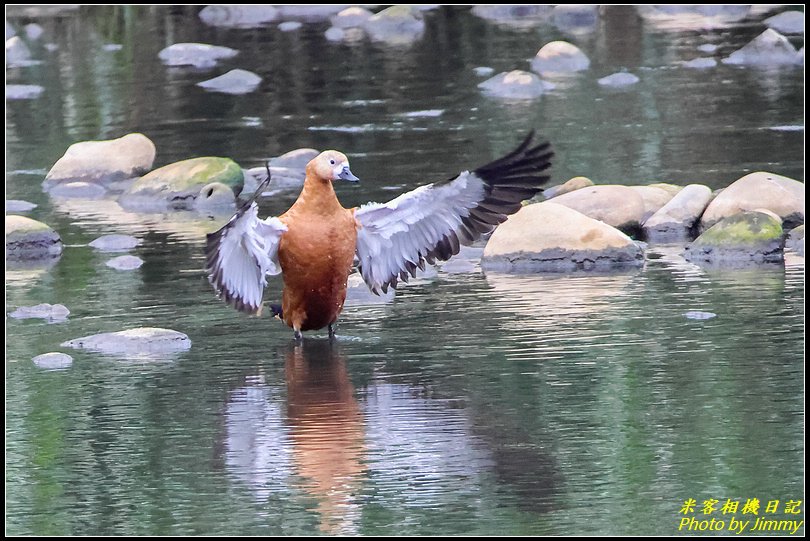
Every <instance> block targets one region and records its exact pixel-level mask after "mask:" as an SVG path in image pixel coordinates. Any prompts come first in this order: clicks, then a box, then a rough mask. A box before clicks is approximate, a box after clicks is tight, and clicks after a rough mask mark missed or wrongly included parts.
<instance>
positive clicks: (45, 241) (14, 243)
mask: <svg viewBox="0 0 810 541" xmlns="http://www.w3.org/2000/svg"><path fill="white" fill-rule="evenodd" d="M61 253H62V239H61V238H60V237H59V234H58V233H57V232H56V231H54V230H53V229H51V228H50V226H48V225H46V224H44V223H42V222H38V221H37V220H32V219H31V218H27V217H25V216H17V215H15V214H11V215H6V258H7V259H40V258H51V257H56V256H58V255H59V254H61Z"/></svg>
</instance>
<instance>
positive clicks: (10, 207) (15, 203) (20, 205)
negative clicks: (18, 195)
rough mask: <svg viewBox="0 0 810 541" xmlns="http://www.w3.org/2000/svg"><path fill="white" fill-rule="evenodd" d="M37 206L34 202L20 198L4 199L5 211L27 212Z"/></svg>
mask: <svg viewBox="0 0 810 541" xmlns="http://www.w3.org/2000/svg"><path fill="white" fill-rule="evenodd" d="M35 208H37V205H36V203H30V202H28V201H23V200H21V199H6V212H28V211H29V210H33V209H35Z"/></svg>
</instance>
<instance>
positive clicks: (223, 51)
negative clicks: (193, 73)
mask: <svg viewBox="0 0 810 541" xmlns="http://www.w3.org/2000/svg"><path fill="white" fill-rule="evenodd" d="M237 54H239V51H237V50H235V49H231V48H230V47H221V46H219V45H208V44H206V43H175V44H174V45H169V46H168V47H166V48H165V49H163V50H162V51H160V53H158V57H159V58H160V60H161V61H162V62H163V63H164V64H166V65H167V66H194V67H195V68H212V67H214V66H216V65H217V64H218V63H219V61H220V60H226V59H228V58H233V57H234V56H236V55H237Z"/></svg>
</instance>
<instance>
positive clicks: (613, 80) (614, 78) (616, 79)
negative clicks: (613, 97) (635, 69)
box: [596, 71, 639, 88]
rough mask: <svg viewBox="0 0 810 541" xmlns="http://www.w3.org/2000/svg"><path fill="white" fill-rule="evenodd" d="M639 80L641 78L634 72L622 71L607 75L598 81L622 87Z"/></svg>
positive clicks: (601, 83) (603, 84)
mask: <svg viewBox="0 0 810 541" xmlns="http://www.w3.org/2000/svg"><path fill="white" fill-rule="evenodd" d="M638 81H639V78H638V77H637V76H635V75H633V74H632V73H627V72H625V71H620V72H618V73H614V74H612V75H608V76H607V77H602V78H601V79H599V80H598V81H596V82H597V83H599V84H600V85H602V86H609V87H611V88H621V87H624V86H630V85H634V84H636V83H637V82H638Z"/></svg>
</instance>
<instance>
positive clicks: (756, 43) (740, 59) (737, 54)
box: [723, 28, 800, 68]
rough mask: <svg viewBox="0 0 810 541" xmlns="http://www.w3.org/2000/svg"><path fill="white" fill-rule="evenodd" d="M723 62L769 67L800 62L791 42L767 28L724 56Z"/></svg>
mask: <svg viewBox="0 0 810 541" xmlns="http://www.w3.org/2000/svg"><path fill="white" fill-rule="evenodd" d="M723 63H725V64H732V65H739V66H753V67H761V68H770V67H778V66H789V65H797V64H799V63H800V62H799V54H798V51H797V50H796V48H795V47H794V46H793V44H791V43H790V41H788V39H787V38H786V37H785V36H783V35H782V34H780V33H779V32H777V31H776V30H773V29H772V28H768V29H767V30H765V31H764V32H763V33H762V34H760V35H759V36H757V37H756V38H754V39H753V41H751V42H750V43H749V44H748V45H745V46H744V47H742V48H741V49H739V50H737V51H734V52H733V53H731V54H730V55H729V56H728V57H727V58H724V59H723Z"/></svg>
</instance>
